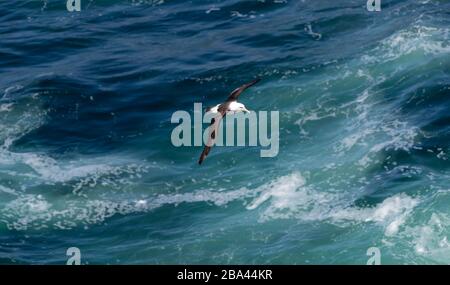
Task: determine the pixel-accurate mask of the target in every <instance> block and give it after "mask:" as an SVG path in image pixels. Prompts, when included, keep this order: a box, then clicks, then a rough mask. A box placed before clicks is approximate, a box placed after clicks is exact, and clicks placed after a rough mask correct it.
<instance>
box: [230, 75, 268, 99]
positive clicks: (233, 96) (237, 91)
mask: <svg viewBox="0 0 450 285" xmlns="http://www.w3.org/2000/svg"><path fill="white" fill-rule="evenodd" d="M259 81H261V79H260V78H258V79H255V80H253V81H252V82H249V83H247V84H244V85H242V86H241V87H238V88H236V89H234V91H233V92H231V94H230V96H228V99H227V102H229V101H235V100H237V98H238V97H239V95H241V93H242V92H243V91H244V90H245V89H247V88H249V87H250V86H253V85H255V84H256V83H258V82H259Z"/></svg>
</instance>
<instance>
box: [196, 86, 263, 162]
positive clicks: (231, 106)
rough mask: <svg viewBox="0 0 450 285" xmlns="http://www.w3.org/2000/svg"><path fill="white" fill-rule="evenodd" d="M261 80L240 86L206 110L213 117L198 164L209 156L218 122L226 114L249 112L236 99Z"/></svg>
mask: <svg viewBox="0 0 450 285" xmlns="http://www.w3.org/2000/svg"><path fill="white" fill-rule="evenodd" d="M260 80H261V79H259V78H258V79H255V80H253V81H251V82H249V83H247V84H244V85H242V86H241V87H238V88H236V89H235V90H234V91H233V92H231V94H230V95H229V96H228V98H227V100H226V101H225V102H223V103H221V104H217V105H216V106H214V107H209V108H207V109H206V113H211V114H214V117H213V118H212V119H211V125H210V129H209V138H208V142H207V143H206V146H205V148H204V149H203V152H202V154H201V155H200V159H199V160H198V164H202V162H203V160H204V159H205V158H206V156H207V155H208V154H209V151H210V150H211V148H212V146H213V145H214V141H215V139H216V134H217V130H218V128H219V124H220V121H221V120H222V119H223V117H225V116H226V115H227V113H239V112H244V113H249V112H250V111H249V110H247V108H245V106H244V104H242V103H239V102H238V101H237V99H238V98H239V95H241V93H242V92H243V91H244V90H245V89H247V88H249V87H250V86H253V85H255V84H256V83H258V82H259V81H260Z"/></svg>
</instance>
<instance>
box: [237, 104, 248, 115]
mask: <svg viewBox="0 0 450 285" xmlns="http://www.w3.org/2000/svg"><path fill="white" fill-rule="evenodd" d="M237 104H238V105H237V108H236V112H244V113H250V111H249V110H247V108H245V105H244V104H241V103H237Z"/></svg>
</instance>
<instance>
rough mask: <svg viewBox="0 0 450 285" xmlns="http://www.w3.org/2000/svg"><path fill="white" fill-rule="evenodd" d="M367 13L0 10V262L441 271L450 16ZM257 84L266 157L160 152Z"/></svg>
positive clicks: (251, 104)
mask: <svg viewBox="0 0 450 285" xmlns="http://www.w3.org/2000/svg"><path fill="white" fill-rule="evenodd" d="M381 8H382V10H381V11H380V12H369V11H367V9H366V1H365V0H346V1H335V0H320V1H319V0H303V1H301V0H298V1H294V0H285V1H282V0H265V1H264V0H260V1H256V0H255V1H237V0H226V1H182V0H166V1H162V0H161V1H156V0H155V1H144V0H141V1H131V0H117V1H113V0H81V11H80V12H72V13H71V12H68V11H67V9H66V1H65V0H45V1H40V0H34V1H29V0H20V1H19V0H8V1H6V0H1V1H0V263H2V264H65V263H66V261H67V259H68V258H69V257H68V256H67V255H66V250H67V249H68V248H69V247H77V248H78V249H79V250H80V252H81V263H82V264H187V263H189V264H366V262H367V261H368V259H369V258H370V256H368V255H367V251H368V249H369V248H371V247H377V248H378V249H379V251H380V253H381V263H382V264H447V263H450V227H449V226H450V35H449V31H450V1H446V0H423V1H421V0H417V1H412V0H410V1H407V0H382V1H381ZM257 77H260V78H261V79H262V81H261V82H260V83H258V84H257V85H255V86H254V87H252V88H250V89H249V90H247V91H246V92H245V93H243V94H242V95H241V97H240V101H241V102H242V103H244V104H245V105H246V106H247V107H248V108H249V109H250V110H254V111H279V121H280V124H279V127H280V129H279V132H280V140H279V143H280V147H279V154H278V155H277V156H276V157H273V158H261V157H260V150H261V147H258V146H257V147H242V146H241V147H238V146H236V147H216V148H213V149H212V151H211V153H210V155H209V156H208V158H207V159H206V160H205V161H204V163H203V164H202V165H201V166H199V165H198V164H197V160H198V157H199V155H200V153H201V151H202V147H201V146H196V147H194V146H192V147H175V146H174V145H173V144H172V143H171V133H172V130H173V129H174V127H175V126H176V124H172V123H171V116H172V114H173V113H174V112H175V111H177V110H186V111H188V112H190V113H192V112H193V108H194V103H196V102H202V103H203V105H204V106H208V105H215V104H217V103H219V102H222V101H223V100H224V99H225V98H226V97H227V96H228V94H229V93H230V92H231V91H232V90H233V89H234V88H236V87H238V86H239V85H241V84H243V83H246V82H248V81H249V80H252V79H254V78H257ZM205 127H206V125H205Z"/></svg>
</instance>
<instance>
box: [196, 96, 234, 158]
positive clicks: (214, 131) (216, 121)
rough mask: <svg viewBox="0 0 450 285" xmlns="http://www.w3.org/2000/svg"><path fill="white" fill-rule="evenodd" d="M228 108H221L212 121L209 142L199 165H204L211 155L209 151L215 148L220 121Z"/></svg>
mask: <svg viewBox="0 0 450 285" xmlns="http://www.w3.org/2000/svg"><path fill="white" fill-rule="evenodd" d="M224 105H228V104H224ZM227 108H228V107H227V106H220V107H219V110H218V111H219V112H218V113H217V115H216V116H215V117H214V118H212V119H211V124H210V125H209V137H208V142H207V143H206V146H205V148H204V149H203V151H202V154H201V155H200V158H199V160H198V164H202V162H203V160H205V158H206V157H207V156H208V154H209V151H210V150H211V148H212V147H213V146H214V142H215V141H216V136H217V131H218V129H219V124H220V121H222V119H223V117H224V116H225V115H226V113H227V112H226V111H227V110H226V109H227Z"/></svg>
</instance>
